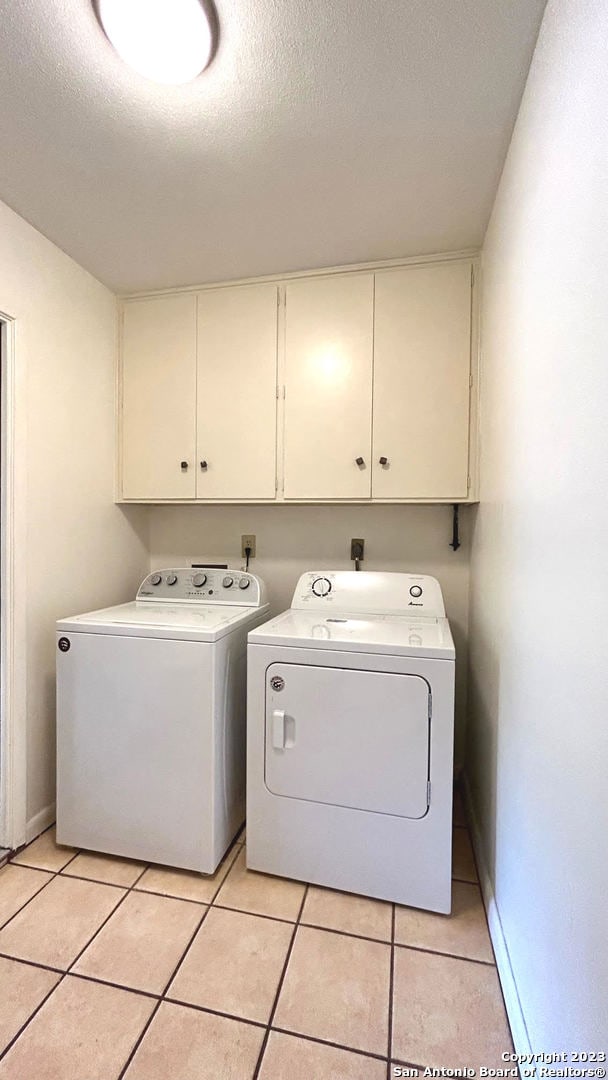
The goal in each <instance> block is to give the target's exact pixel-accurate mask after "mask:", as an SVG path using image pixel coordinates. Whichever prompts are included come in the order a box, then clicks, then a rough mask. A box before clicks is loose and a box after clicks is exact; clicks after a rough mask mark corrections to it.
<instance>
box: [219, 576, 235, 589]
mask: <svg viewBox="0 0 608 1080" xmlns="http://www.w3.org/2000/svg"><path fill="white" fill-rule="evenodd" d="M222 585H223V586H224V588H225V589H231V588H232V586H233V585H234V578H232V577H230V574H226V577H225V578H223V580H222Z"/></svg>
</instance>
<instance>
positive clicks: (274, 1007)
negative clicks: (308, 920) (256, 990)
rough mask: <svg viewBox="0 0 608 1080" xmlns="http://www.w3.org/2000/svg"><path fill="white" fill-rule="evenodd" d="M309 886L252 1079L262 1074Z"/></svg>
mask: <svg viewBox="0 0 608 1080" xmlns="http://www.w3.org/2000/svg"><path fill="white" fill-rule="evenodd" d="M309 888H310V886H309V885H305V886H304V894H303V896H302V900H301V902H300V908H299V911H298V917H297V919H296V922H295V926H294V928H293V932H292V935H291V938H290V940H289V946H288V948H287V955H286V956H285V963H284V964H283V970H282V972H281V975H280V978H279V983H278V986H277V992H276V994H275V996H274V1001H273V1003H272V1009H271V1010H270V1016H269V1017H268V1025H267V1027H266V1033H265V1035H264V1038H263V1039H262V1045H261V1047H260V1053H259V1055H258V1060H257V1063H256V1067H255V1070H254V1073H253V1077H252V1080H257V1078H258V1076H259V1074H260V1069H261V1067H262V1061H263V1059H264V1054H265V1053H266V1047H267V1046H268V1039H269V1037H270V1029H271V1027H272V1022H273V1020H274V1017H275V1013H276V1011H277V1006H278V1004H279V997H280V996H281V990H282V989H283V983H284V982H285V976H286V974H287V968H288V967H289V961H290V959H291V954H292V952H293V947H294V943H295V940H296V934H297V932H298V927H299V926H300V920H301V918H302V912H303V911H304V904H305V903H306V897H307V896H308V890H309Z"/></svg>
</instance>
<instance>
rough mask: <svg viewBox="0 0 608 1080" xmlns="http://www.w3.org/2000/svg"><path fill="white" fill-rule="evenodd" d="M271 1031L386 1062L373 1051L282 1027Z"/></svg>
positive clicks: (380, 1055)
mask: <svg viewBox="0 0 608 1080" xmlns="http://www.w3.org/2000/svg"><path fill="white" fill-rule="evenodd" d="M270 1031H276V1032H277V1034H278V1035H291V1036H292V1038H294V1039H304V1041H305V1042H312V1043H317V1045H318V1046H331V1047H333V1049H334V1050H346V1051H347V1053H349V1054H358V1055H359V1057H364V1058H372V1060H373V1061H383V1062H385V1061H386V1058H385V1056H384V1054H374V1052H373V1050H360V1049H359V1048H358V1047H356V1046H345V1045H344V1043H336V1042H330V1040H329V1039H319V1038H317V1036H316V1035H305V1034H304V1033H303V1032H302V1031H290V1030H289V1028H282V1027H272V1028H271V1029H270Z"/></svg>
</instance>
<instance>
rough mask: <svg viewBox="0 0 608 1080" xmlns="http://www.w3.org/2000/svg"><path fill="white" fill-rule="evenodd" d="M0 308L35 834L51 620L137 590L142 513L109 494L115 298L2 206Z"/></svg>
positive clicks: (47, 760) (51, 690) (50, 730)
mask: <svg viewBox="0 0 608 1080" xmlns="http://www.w3.org/2000/svg"><path fill="white" fill-rule="evenodd" d="M0 311H1V312H2V313H3V314H4V315H7V316H9V317H10V318H11V319H13V320H15V322H14V329H15V371H16V402H15V404H16V426H17V432H16V446H15V480H16V507H15V510H16V516H15V525H16V530H17V534H16V553H15V554H16V597H15V599H16V608H17V610H16V615H17V623H16V641H15V645H16V649H17V658H16V659H17V664H16V668H17V685H16V688H15V689H16V697H17V698H18V699H19V700H18V701H17V706H18V708H19V709H22V713H23V716H22V719H21V722H25V723H26V725H27V763H26V766H27V819H28V822H29V830H28V833H29V834H31V832H32V830H35V829H36V828H38V826H39V825H44V824H46V819H45V808H48V807H50V808H51V810H50V812H52V803H53V800H54V788H55V751H54V694H55V677H54V673H55V639H54V622H55V619H56V618H57V617H59V616H62V615H69V614H73V613H75V612H78V611H85V610H87V609H90V608H93V607H98V606H102V605H104V604H109V603H114V602H119V601H121V600H123V599H126V598H128V597H130V596H132V595H133V593H134V589H135V587H136V585H137V583H138V581H139V579H140V577H141V576H143V574H144V573H145V572H146V570H147V567H148V553H147V520H146V511H145V509H141V508H126V509H125V508H122V509H120V508H118V507H117V506H115V505H113V501H112V500H113V479H114V378H115V376H114V370H115V368H114V363H115V347H116V300H115V298H114V296H113V295H112V294H111V293H110V292H109V291H108V290H107V289H106V288H105V287H104V286H102V285H100V284H99V282H97V281H96V280H95V279H94V278H92V277H91V276H90V275H89V274H88V273H86V272H85V271H84V270H82V269H81V268H80V267H79V266H78V265H77V264H76V263H75V262H73V260H72V259H70V258H68V257H67V256H66V255H65V254H64V253H63V252H62V251H60V250H59V249H58V248H56V247H55V246H54V245H53V244H51V243H50V242H49V241H48V240H46V239H45V238H44V237H43V236H41V235H40V233H38V232H36V231H35V230H34V229H33V228H31V226H29V225H28V224H27V223H26V222H25V221H23V220H22V219H21V218H19V217H18V216H17V215H16V214H14V213H13V212H12V211H11V210H9V209H8V207H6V206H4V205H3V204H0ZM23 706H24V708H23Z"/></svg>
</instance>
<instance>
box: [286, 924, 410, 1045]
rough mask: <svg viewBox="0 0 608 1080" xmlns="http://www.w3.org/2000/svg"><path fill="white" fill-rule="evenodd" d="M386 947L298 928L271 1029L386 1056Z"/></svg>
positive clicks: (387, 985)
mask: <svg viewBox="0 0 608 1080" xmlns="http://www.w3.org/2000/svg"><path fill="white" fill-rule="evenodd" d="M389 978H390V947H389V946H388V945H384V944H381V943H380V942H376V941H363V940H362V939H361V938H354V937H346V936H345V935H343V934H332V933H331V932H330V931H328V930H312V929H310V928H309V927H307V926H303V927H300V928H299V929H298V932H297V934H296V940H295V944H294V948H293V951H292V953H291V957H290V959H289V964H288V967H287V973H286V976H285V982H284V983H283V987H282V989H281V994H280V997H279V1004H278V1007H277V1011H276V1014H275V1018H274V1021H273V1026H275V1027H279V1028H287V1029H288V1030H289V1031H294V1032H300V1033H301V1034H303V1035H313V1036H315V1037H316V1038H319V1039H326V1040H327V1041H328V1042H336V1043H340V1044H341V1045H342V1046H349V1047H354V1048H355V1049H357V1050H367V1051H370V1052H371V1053H374V1054H386V1052H387V1038H388V1008H389V1005H388V1001H389Z"/></svg>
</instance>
